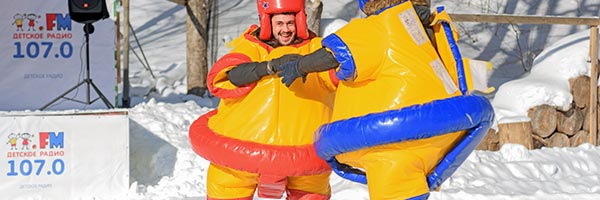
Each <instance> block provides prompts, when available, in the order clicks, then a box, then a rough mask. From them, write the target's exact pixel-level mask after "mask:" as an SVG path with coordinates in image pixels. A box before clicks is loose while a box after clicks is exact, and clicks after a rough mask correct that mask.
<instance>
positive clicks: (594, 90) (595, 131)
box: [588, 25, 598, 146]
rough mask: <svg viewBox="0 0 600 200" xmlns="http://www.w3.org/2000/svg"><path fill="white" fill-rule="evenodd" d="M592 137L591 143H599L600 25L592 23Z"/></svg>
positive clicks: (590, 110)
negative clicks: (599, 70)
mask: <svg viewBox="0 0 600 200" xmlns="http://www.w3.org/2000/svg"><path fill="white" fill-rule="evenodd" d="M590 59H591V66H590V68H591V70H590V104H589V105H590V109H588V110H589V112H590V115H589V116H590V138H589V141H588V142H589V143H590V144H593V145H594V146H596V145H598V129H597V126H598V123H597V120H598V115H597V113H598V107H597V106H596V104H597V102H598V96H597V95H598V26H597V25H592V26H591V28H590Z"/></svg>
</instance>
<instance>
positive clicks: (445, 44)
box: [430, 10, 495, 93]
mask: <svg viewBox="0 0 600 200" xmlns="http://www.w3.org/2000/svg"><path fill="white" fill-rule="evenodd" d="M442 22H445V23H448V24H449V25H450V27H451V29H452V35H453V39H454V43H455V44H457V43H458V37H459V34H458V32H457V29H456V27H455V26H454V23H453V22H452V20H451V19H450V16H449V15H448V13H447V12H446V11H445V10H444V11H442V12H441V13H437V12H435V13H434V17H433V20H432V23H431V24H430V25H431V26H432V27H433V30H434V37H435V40H436V42H435V44H436V45H437V46H436V49H437V51H438V53H439V56H440V58H441V59H442V62H443V63H444V66H445V67H446V70H447V71H448V73H449V74H450V76H451V77H452V80H453V81H454V84H455V85H457V86H458V85H459V83H458V70H457V63H456V60H455V59H454V58H455V57H454V55H453V53H452V50H451V47H450V42H449V40H450V38H448V37H447V34H446V30H445V29H444V28H443V26H442ZM462 61H463V67H464V72H465V79H466V81H467V90H468V91H475V90H477V91H480V92H483V93H491V92H493V91H494V90H495V89H494V88H493V87H492V88H490V87H488V86H487V75H485V74H484V75H482V74H481V72H482V71H481V70H484V72H485V71H487V70H491V68H492V64H491V63H490V62H486V61H479V60H474V59H470V58H463V59H462ZM473 63H475V65H476V66H474V67H475V68H473V69H472V68H471V66H472V65H473ZM482 63H483V64H482ZM482 65H483V66H484V67H483V68H482ZM486 69H487V70H486ZM474 72H475V73H476V74H477V77H473V73H474ZM474 79H475V81H474Z"/></svg>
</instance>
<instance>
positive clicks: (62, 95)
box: [40, 80, 86, 110]
mask: <svg viewBox="0 0 600 200" xmlns="http://www.w3.org/2000/svg"><path fill="white" fill-rule="evenodd" d="M84 83H86V81H85V80H84V81H81V82H79V83H78V84H77V85H75V86H73V87H72V88H71V89H69V90H67V91H66V92H65V93H63V94H61V95H60V96H58V97H56V98H55V99H54V100H52V101H50V103H47V104H46V105H44V106H42V108H40V110H44V109H46V108H48V106H50V105H52V104H53V103H56V101H58V100H59V99H60V98H64V97H65V95H67V94H69V93H70V92H71V91H73V90H75V89H76V88H77V87H79V86H80V85H81V84H84Z"/></svg>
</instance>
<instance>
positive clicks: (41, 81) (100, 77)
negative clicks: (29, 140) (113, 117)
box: [0, 0, 117, 111]
mask: <svg viewBox="0 0 600 200" xmlns="http://www.w3.org/2000/svg"><path fill="white" fill-rule="evenodd" d="M109 2H110V1H109ZM67 3H68V1H67V0H43V1H40V0H19V1H10V3H5V4H3V5H2V7H0V74H2V77H1V78H0V94H2V97H0V110H5V111H8V110H37V109H40V108H41V107H43V106H44V105H46V104H47V103H50V102H51V101H52V100H53V99H55V98H56V97H58V96H60V95H61V94H63V93H64V92H66V91H67V90H69V89H70V88H72V87H73V86H75V85H77V84H78V83H79V82H81V81H82V80H83V79H84V78H85V74H86V73H85V71H84V70H85V68H86V53H85V45H84V44H85V37H84V31H83V24H80V23H77V22H75V21H72V20H71V18H70V15H69V11H68V10H69V9H68V4H67ZM92 25H93V26H94V28H95V31H94V32H93V33H92V34H90V35H89V42H90V45H89V48H90V78H91V79H92V80H93V82H94V84H95V85H97V86H98V88H99V89H100V91H101V92H102V94H104V95H105V96H106V97H107V98H108V100H109V101H111V103H112V104H113V105H114V104H115V102H116V100H115V98H116V96H117V91H116V89H115V88H116V87H115V86H116V84H117V83H116V82H117V81H116V70H115V63H116V62H115V46H116V45H115V23H114V21H112V20H110V19H104V20H100V21H97V22H95V23H93V24H92ZM86 86H87V84H84V85H82V86H80V87H79V88H78V90H76V91H73V92H71V93H69V94H67V95H65V96H66V97H69V98H73V99H76V100H79V101H83V102H86V103H87V99H86V94H87V91H86ZM89 94H90V96H91V100H93V99H96V98H97V97H98V95H97V93H96V92H95V91H94V90H93V88H92V89H91V90H90V92H89ZM98 108H106V106H105V104H104V103H103V102H102V101H101V100H98V101H96V102H94V103H93V104H91V105H87V104H82V103H78V102H76V101H70V100H65V99H61V100H59V103H57V104H55V105H54V106H52V107H49V108H47V109H46V110H65V109H98Z"/></svg>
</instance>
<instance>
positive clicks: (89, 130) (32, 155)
mask: <svg viewBox="0 0 600 200" xmlns="http://www.w3.org/2000/svg"><path fill="white" fill-rule="evenodd" d="M128 120H129V119H128V116H127V113H126V112H121V113H109V114H107V113H104V114H103V113H88V114H84V115H81V114H77V115H52V116H44V115H29V116H0V180H2V181H0V191H2V199H92V198H99V197H101V198H107V199H118V198H119V197H123V196H125V195H126V194H127V191H128V185H129V150H128V148H129V121H128Z"/></svg>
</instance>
